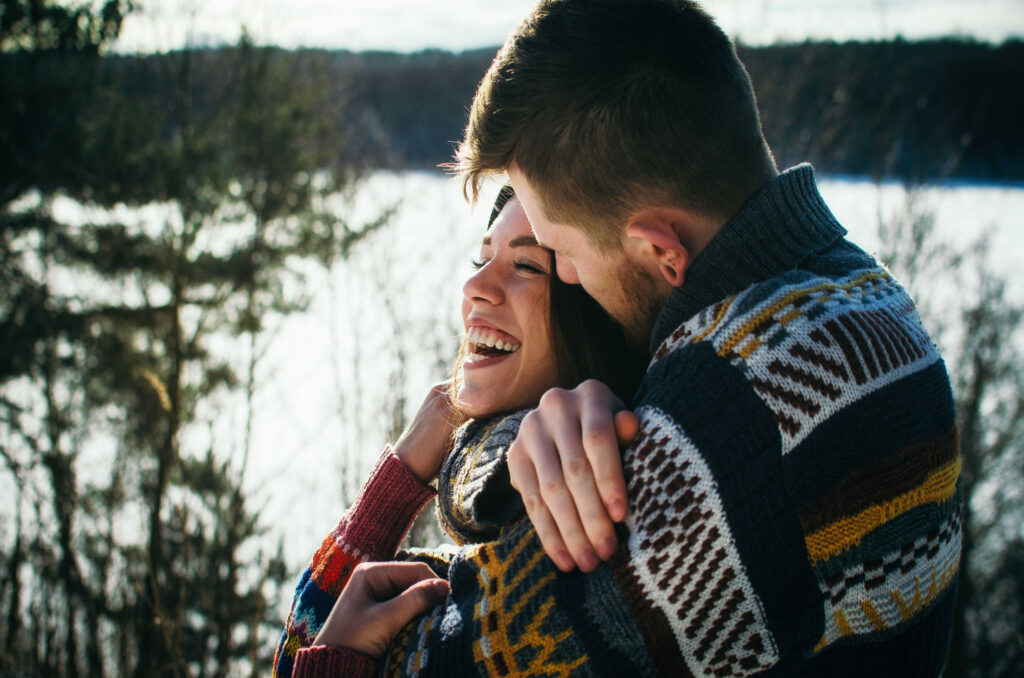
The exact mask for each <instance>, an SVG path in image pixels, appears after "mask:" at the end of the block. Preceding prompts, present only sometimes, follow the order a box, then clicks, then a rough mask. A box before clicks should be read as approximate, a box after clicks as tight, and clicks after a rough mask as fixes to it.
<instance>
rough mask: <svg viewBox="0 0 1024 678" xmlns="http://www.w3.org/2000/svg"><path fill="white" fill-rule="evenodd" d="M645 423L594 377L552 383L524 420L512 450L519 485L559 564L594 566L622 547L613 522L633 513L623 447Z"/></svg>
mask: <svg viewBox="0 0 1024 678" xmlns="http://www.w3.org/2000/svg"><path fill="white" fill-rule="evenodd" d="M638 429H639V422H638V421H637V418H636V416H635V415H634V414H633V413H632V412H630V411H629V410H627V409H625V405H624V404H623V402H622V401H621V400H619V399H618V398H617V397H616V396H615V394H614V393H612V391H611V389H609V388H608V387H607V386H605V385H604V384H602V383H601V382H599V381H595V380H593V379H589V380H587V381H585V382H583V383H582V384H580V385H579V386H577V387H576V388H574V389H572V390H568V391H567V390H565V389H560V388H555V389H551V390H550V391H548V392H547V393H545V394H544V396H543V397H542V398H541V399H540V404H539V405H538V406H537V409H535V410H534V411H532V412H530V413H529V414H527V415H526V417H524V418H523V423H522V425H521V426H520V427H519V435H518V436H517V437H516V440H515V442H514V443H513V444H512V446H511V447H510V448H509V451H508V469H509V475H510V477H511V480H512V486H513V487H514V488H516V490H518V491H519V494H520V495H522V497H523V505H524V506H525V507H526V512H527V514H528V515H529V516H530V522H532V523H533V527H534V529H536V530H537V536H538V537H540V541H541V544H543V545H544V551H545V552H546V553H547V554H548V557H550V558H551V560H553V561H554V563H555V565H557V566H558V568H559V569H560V570H563V571H565V572H568V571H569V570H571V569H572V568H573V567H574V566H579V568H580V569H581V570H582V571H584V572H590V571H592V570H594V569H595V568H596V567H597V566H598V564H599V563H600V561H601V560H607V559H608V558H610V557H611V556H612V554H613V553H615V549H616V548H617V547H618V542H617V540H616V537H615V526H614V522H619V521H622V520H625V518H626V507H627V498H626V483H625V480H624V478H623V476H622V457H621V455H620V453H619V446H620V444H621V445H625V444H628V443H629V442H630V441H632V440H633V438H634V437H636V434H637V431H638Z"/></svg>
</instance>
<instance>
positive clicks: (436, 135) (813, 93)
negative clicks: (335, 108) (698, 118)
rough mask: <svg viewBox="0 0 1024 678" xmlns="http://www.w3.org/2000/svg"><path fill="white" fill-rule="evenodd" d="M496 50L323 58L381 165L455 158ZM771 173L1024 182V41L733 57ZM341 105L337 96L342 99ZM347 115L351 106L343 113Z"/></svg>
mask: <svg viewBox="0 0 1024 678" xmlns="http://www.w3.org/2000/svg"><path fill="white" fill-rule="evenodd" d="M495 52H496V49H482V50H475V51H470V52H464V53H461V54H452V53H448V52H439V51H428V52H420V53H416V54H412V55H400V54H394V53H347V52H335V53H331V54H330V64H331V67H332V68H334V69H336V71H337V74H338V76H339V81H344V82H348V83H350V86H351V90H350V93H351V94H352V96H353V99H352V101H351V102H350V105H352V106H354V108H355V110H357V111H359V114H360V115H361V116H362V117H363V118H364V120H365V121H367V122H370V123H372V128H371V129H372V130H373V133H374V134H375V135H376V136H377V138H378V140H380V141H383V142H386V148H388V149H389V159H390V160H391V162H395V163H398V164H401V165H407V166H432V165H436V164H437V163H440V162H445V161H447V160H450V159H451V156H452V150H453V142H455V141H457V140H458V139H460V138H461V135H462V130H463V127H464V125H465V122H466V115H467V110H468V107H469V103H470V101H471V100H472V96H473V92H474V90H475V88H476V85H477V83H478V82H479V80H480V78H481V76H482V75H483V73H484V71H485V70H486V68H487V66H488V65H489V63H490V60H491V58H493V56H494V53H495ZM740 56H741V58H742V59H743V61H744V63H746V64H747V68H748V69H749V71H750V75H751V78H752V79H753V82H754V88H755V91H756V92H757V95H758V101H759V104H760V108H761V113H762V121H763V124H764V129H765V134H766V136H767V138H768V141H769V143H770V144H771V146H772V148H773V149H774V151H775V153H776V156H777V159H778V162H779V165H780V166H789V165H791V164H793V163H796V162H801V161H805V160H806V161H809V162H812V163H813V164H814V165H815V166H816V167H818V168H820V169H821V170H822V171H825V172H828V173H832V174H853V175H861V176H871V177H901V178H906V179H909V180H925V181H928V180H936V179H939V180H941V179H949V178H963V179H979V180H996V181H1016V180H1021V179H1024V125H1022V122H1021V121H1022V117H1021V116H1022V112H1024V87H1021V84H1020V83H1022V82H1024V43H1022V42H1020V41H1014V42H1008V43H1004V44H1003V45H1001V46H993V45H988V44H979V43H975V42H968V41H963V40H954V39H949V40H936V41H928V42H906V41H902V40H897V41H892V42H874V43H843V44H837V43H831V42H827V43H804V44H795V45H780V46H771V47H757V48H751V47H741V48H740ZM339 94H342V92H339ZM350 110H351V109H350Z"/></svg>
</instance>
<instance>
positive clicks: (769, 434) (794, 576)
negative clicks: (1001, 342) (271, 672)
mask: <svg viewBox="0 0 1024 678" xmlns="http://www.w3.org/2000/svg"><path fill="white" fill-rule="evenodd" d="M844 235H845V231H844V230H843V229H842V228H841V227H840V226H839V225H838V224H837V223H836V222H835V219H834V218H833V216H832V214H831V213H830V212H829V210H828V208H827V207H826V206H825V204H824V202H823V201H822V200H821V197H820V195H819V194H818V191H817V188H816V186H815V184H814V178H813V173H812V171H811V169H810V167H809V166H801V167H797V168H794V169H792V170H790V171H788V172H786V173H784V174H782V175H780V176H779V177H778V178H777V179H775V180H774V181H773V182H771V183H770V184H769V185H768V186H766V187H765V188H764V189H763V190H762V191H761V192H760V193H759V194H758V195H757V196H755V197H754V198H753V199H752V200H751V202H750V203H749V204H748V205H747V206H746V207H745V208H744V209H743V210H742V211H741V212H740V214H738V215H737V216H736V217H734V218H733V219H732V220H731V221H730V222H729V223H728V224H727V225H726V226H725V227H724V228H723V229H722V231H721V232H720V233H719V234H718V236H716V237H715V239H714V240H713V241H712V242H711V243H710V244H709V245H708V247H707V248H705V250H704V251H703V252H702V253H701V255H700V256H699V257H697V258H696V259H695V260H694V262H693V263H692V265H691V266H690V268H689V269H688V271H687V282H686V284H685V285H683V286H682V287H681V288H679V289H677V290H676V292H675V293H674V294H673V296H672V297H671V298H670V299H669V300H668V302H667V303H666V305H665V307H664V308H663V310H662V313H661V316H660V317H659V320H658V324H657V327H656V329H655V332H654V336H653V338H652V347H653V359H652V361H651V364H650V367H649V369H648V372H647V374H646V376H645V378H644V381H643V383H642V385H641V387H640V390H639V392H638V394H637V398H636V400H635V402H636V408H635V411H636V413H637V415H638V416H639V419H640V433H639V435H638V437H637V439H636V440H635V441H634V442H633V443H632V444H631V445H630V446H629V447H628V448H627V449H626V450H625V452H624V454H623V468H624V471H625V474H626V479H627V489H628V493H629V497H630V511H629V515H628V517H627V519H626V521H625V524H624V525H623V526H622V529H621V536H622V538H623V546H622V547H620V549H619V552H618V553H617V554H616V555H615V556H614V557H613V558H612V559H611V560H610V561H609V562H608V563H606V564H604V565H603V566H601V567H599V568H598V569H597V570H596V571H595V572H592V573H590V574H587V575H584V574H581V573H579V572H578V571H575V572H571V573H568V574H566V573H561V572H559V571H558V570H557V569H556V568H555V567H554V566H553V565H552V563H551V562H550V561H549V560H548V558H547V557H546V556H545V555H544V553H543V550H542V548H541V545H540V542H539V540H538V539H537V537H536V534H535V533H534V531H533V530H532V529H531V527H530V525H529V522H528V521H525V520H521V521H518V522H514V523H512V524H510V525H509V526H508V527H506V528H505V529H503V530H500V532H499V534H498V535H497V536H496V537H494V538H493V539H492V540H491V541H487V542H483V543H480V544H470V545H466V546H463V547H462V548H461V549H460V550H459V551H458V553H457V554H456V555H455V557H454V558H453V559H452V560H451V563H450V566H449V568H448V572H447V576H448V580H449V582H450V584H451V594H450V596H449V598H448V600H447V601H446V603H445V604H444V605H441V606H439V607H438V608H436V609H435V610H433V611H432V612H430V613H428V614H426V615H424V616H423V617H422V618H420V619H417V620H414V621H413V622H412V623H411V624H410V625H409V626H407V627H406V629H404V631H403V632H402V633H401V634H400V635H399V636H398V637H397V638H396V639H395V641H394V642H393V643H392V645H391V647H390V650H389V654H388V656H387V657H386V658H385V661H384V662H383V663H382V664H383V665H382V667H381V668H382V670H383V671H384V673H385V675H423V676H461V675H469V676H480V675H584V676H586V675H595V676H597V675H608V676H621V675H643V676H655V675H683V676H690V675H692V676H705V675H706V676H747V675H755V674H757V675H765V676H776V675H778V676H783V675H784V676H797V675H800V676H803V675H806V676H864V675H877V676H890V675H893V676H936V675H938V674H939V673H940V671H941V667H942V664H943V661H944V658H945V653H946V649H947V646H948V641H949V633H950V627H951V619H952V611H953V601H954V598H955V583H956V578H957V573H958V567H959V557H960V540H961V526H960V521H961V513H960V501H961V497H960V489H961V486H960V458H959V453H958V449H959V445H958V438H957V433H956V429H955V425H954V412H953V404H952V394H951V392H950V386H949V380H948V377H947V375H946V371H945V367H944V365H943V362H942V360H941V358H940V357H939V355H938V353H937V351H936V349H935V347H934V346H933V344H932V343H931V341H930V340H929V338H928V336H927V334H926V333H925V331H924V329H923V328H922V326H921V323H920V320H919V318H918V316H917V314H916V312H915V310H914V307H913V303H912V302H911V300H910V299H909V298H908V296H907V295H906V293H905V292H904V291H903V289H902V288H901V287H900V286H899V285H898V284H897V283H896V282H895V281H894V280H893V279H892V277H891V276H890V275H889V274H888V272H887V271H886V270H885V269H884V268H881V267H879V266H878V265H877V264H876V263H875V262H874V261H873V260H872V259H871V258H870V257H868V256H867V255H866V254H864V253H863V252H862V251H860V250H859V249H857V248H856V247H854V246H853V245H851V244H849V243H848V242H847V241H845V240H844V239H843V236H844ZM395 497H396V499H395V506H396V509H398V508H400V507H401V506H402V505H404V500H401V499H398V498H397V497H398V495H395ZM397 513H398V515H402V514H401V511H397ZM398 522H399V523H401V522H402V521H401V520H399V521H398ZM307 652H309V651H307ZM311 654H315V651H314V652H312V653H311ZM310 675H319V674H314V673H310Z"/></svg>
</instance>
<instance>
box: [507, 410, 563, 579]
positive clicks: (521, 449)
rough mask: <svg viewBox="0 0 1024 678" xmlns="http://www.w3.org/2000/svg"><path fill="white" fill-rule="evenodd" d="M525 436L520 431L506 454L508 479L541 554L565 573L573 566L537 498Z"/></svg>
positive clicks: (537, 493)
mask: <svg viewBox="0 0 1024 678" xmlns="http://www.w3.org/2000/svg"><path fill="white" fill-rule="evenodd" d="M525 423H526V422H524V424H525ZM525 434H526V435H525V436H524V430H523V428H520V433H519V436H520V437H519V438H518V439H517V440H516V441H515V442H514V443H513V444H512V447H510V448H509V451H508V470H509V476H510V477H511V479H512V487H514V488H515V489H516V491H518V492H519V495H520V496H521V497H522V499H523V506H524V507H525V508H526V515H527V516H528V517H529V518H530V522H531V523H532V524H533V529H534V530H535V531H536V532H537V536H538V537H540V543H541V545H543V547H544V552H545V553H547V554H548V557H549V558H551V560H552V561H553V562H554V563H555V566H556V567H558V569H560V570H562V571H563V572H568V571H569V570H571V569H572V568H573V565H574V563H573V560H572V556H570V555H569V549H568V548H566V546H565V542H564V541H562V537H561V535H560V534H559V532H558V526H557V525H555V521H554V520H552V518H551V514H550V513H549V512H548V510H547V507H546V506H545V505H544V500H543V499H542V498H541V493H540V485H539V483H538V481H537V473H536V470H535V468H534V466H533V462H532V461H531V460H530V458H529V457H528V456H527V452H526V449H525V448H526V445H525V442H524V438H525V437H529V431H526V432H525Z"/></svg>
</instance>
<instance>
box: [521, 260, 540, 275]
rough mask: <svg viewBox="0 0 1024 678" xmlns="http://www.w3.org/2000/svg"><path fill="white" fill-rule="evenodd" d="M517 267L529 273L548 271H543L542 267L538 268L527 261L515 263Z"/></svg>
mask: <svg viewBox="0 0 1024 678" xmlns="http://www.w3.org/2000/svg"><path fill="white" fill-rule="evenodd" d="M515 267H516V268H518V269H519V270H521V271H529V272H530V273H547V271H545V270H544V269H542V268H541V267H540V266H536V265H534V264H531V263H529V262H525V261H517V262H516V263H515Z"/></svg>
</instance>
